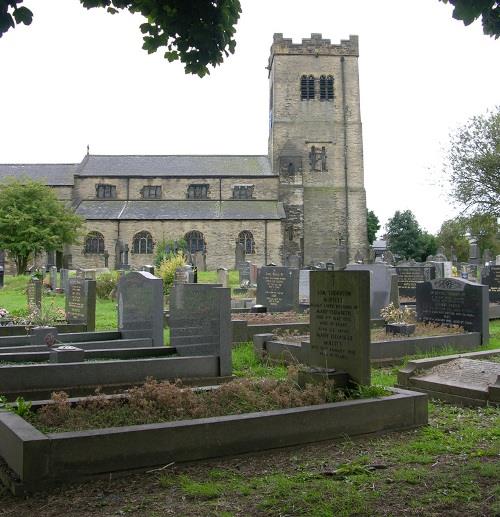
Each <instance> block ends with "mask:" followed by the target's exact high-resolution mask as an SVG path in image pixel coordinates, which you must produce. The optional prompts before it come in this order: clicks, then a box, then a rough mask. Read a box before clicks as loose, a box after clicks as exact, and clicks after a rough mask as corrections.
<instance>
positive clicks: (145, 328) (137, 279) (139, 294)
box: [117, 271, 163, 346]
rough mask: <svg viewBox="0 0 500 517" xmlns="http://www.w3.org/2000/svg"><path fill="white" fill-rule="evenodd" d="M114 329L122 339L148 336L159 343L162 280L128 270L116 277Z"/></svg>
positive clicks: (161, 323) (160, 336)
mask: <svg viewBox="0 0 500 517" xmlns="http://www.w3.org/2000/svg"><path fill="white" fill-rule="evenodd" d="M117 291H118V295H117V299H118V330H119V331H120V332H121V333H122V337H123V338H125V339H133V338H141V337H145V338H151V339H152V340H153V346H163V281H162V279H161V278H157V277H155V276H154V275H152V274H151V273H147V272H145V271H132V272H131V273H128V274H126V275H124V276H122V277H121V278H120V279H119V281H118V287H117Z"/></svg>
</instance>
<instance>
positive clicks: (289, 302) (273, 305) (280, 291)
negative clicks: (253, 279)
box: [257, 266, 299, 312]
mask: <svg viewBox="0 0 500 517" xmlns="http://www.w3.org/2000/svg"><path fill="white" fill-rule="evenodd" d="M257 305H264V306H265V307H267V311H268V312H287V311H298V309H299V270H298V269H295V268H290V267H278V266H263V267H261V268H260V269H259V274H258V279H257Z"/></svg>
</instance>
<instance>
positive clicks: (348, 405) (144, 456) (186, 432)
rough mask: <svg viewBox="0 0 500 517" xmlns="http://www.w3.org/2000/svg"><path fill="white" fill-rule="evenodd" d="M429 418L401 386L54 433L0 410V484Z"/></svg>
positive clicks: (419, 398) (45, 482)
mask: <svg viewBox="0 0 500 517" xmlns="http://www.w3.org/2000/svg"><path fill="white" fill-rule="evenodd" d="M190 359H191V360H192V359H193V358H190ZM374 415H376V418H374ZM427 418H428V415H427V397H426V396H425V395H422V394H419V393H415V392H411V391H406V390H399V389H394V390H393V394H392V395H390V396H387V397H382V398H373V399H362V400H352V401H344V402H337V403H333V404H321V405H318V406H307V407H302V408H292V409H284V410H276V411H265V412H260V413H247V414H242V415H231V416H222V417H212V418H203V419H197V420H184V421H178V422H168V423H160V424H150V425H135V426H130V427H114V428H109V429H96V430H91V431H80V432H67V433H52V434H43V433H41V432H40V431H38V430H37V429H35V428H34V427H33V426H31V425H30V424H29V423H28V422H26V421H25V420H23V419H22V418H21V417H19V416H17V415H15V414H14V413H10V412H6V411H0V455H1V456H2V458H3V459H4V461H5V462H6V464H7V465H8V467H9V469H10V471H11V472H8V473H5V472H3V474H2V480H3V481H4V482H5V483H6V484H7V485H8V486H9V487H10V489H11V490H12V492H13V493H14V494H17V495H21V494H23V493H24V492H25V491H29V492H32V491H38V490H42V489H44V488H47V487H48V486H50V485H52V484H54V483H58V482H72V481H76V480H80V479H83V478H87V477H89V476H93V475H102V474H104V473H108V472H119V471H128V470H133V469H140V468H148V467H149V468H150V467H153V466H156V465H166V464H167V463H171V462H182V461H193V460H200V459H206V458H214V457H220V456H229V455H235V454H243V453H251V452H256V451H261V450H265V449H273V448H277V447H287V446H292V445H299V444H304V443H310V442H318V441H321V440H329V439H333V438H339V437H345V436H346V435H348V436H356V435H361V434H368V433H378V432H382V431H395V430H402V429H411V428H414V427H417V426H421V425H425V424H426V423H427ZM138 444H139V445H140V446H138ZM16 478H17V480H16Z"/></svg>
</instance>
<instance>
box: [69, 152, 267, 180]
mask: <svg viewBox="0 0 500 517" xmlns="http://www.w3.org/2000/svg"><path fill="white" fill-rule="evenodd" d="M77 174H78V175H80V176H150V177H151V176H174V177H175V176H180V177H185V176H272V175H273V173H272V170H271V164H270V162H269V158H268V157H267V156H266V155H262V156H238V155H226V156H217V155H205V156H202V155H198V156H195V155H168V156H167V155H163V156H151V155H150V156H140V155H94V154H91V155H88V156H86V157H85V158H84V159H83V161H82V163H81V164H80V165H79V166H78V170H77Z"/></svg>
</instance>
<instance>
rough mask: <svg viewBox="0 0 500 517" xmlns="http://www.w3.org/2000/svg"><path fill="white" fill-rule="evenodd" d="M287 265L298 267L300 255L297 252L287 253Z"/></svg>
mask: <svg viewBox="0 0 500 517" xmlns="http://www.w3.org/2000/svg"><path fill="white" fill-rule="evenodd" d="M287 265H288V267H293V268H297V269H298V268H299V267H300V257H299V256H298V255H297V254H294V255H289V256H288V260H287Z"/></svg>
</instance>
